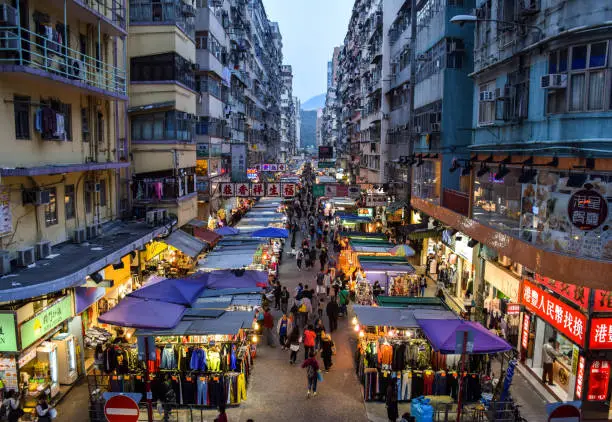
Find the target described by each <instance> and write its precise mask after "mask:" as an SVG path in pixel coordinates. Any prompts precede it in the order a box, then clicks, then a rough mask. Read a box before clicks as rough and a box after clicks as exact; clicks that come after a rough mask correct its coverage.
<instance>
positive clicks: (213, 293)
mask: <svg viewBox="0 0 612 422" xmlns="http://www.w3.org/2000/svg"><path fill="white" fill-rule="evenodd" d="M249 294H261V288H260V287H238V288H235V289H233V288H227V289H214V288H207V289H206V290H204V291H203V292H202V293H200V296H199V297H218V296H227V295H249Z"/></svg>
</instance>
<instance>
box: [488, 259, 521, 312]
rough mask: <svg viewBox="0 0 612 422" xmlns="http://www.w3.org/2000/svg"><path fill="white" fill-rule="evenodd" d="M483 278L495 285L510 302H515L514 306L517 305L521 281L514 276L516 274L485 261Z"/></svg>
mask: <svg viewBox="0 0 612 422" xmlns="http://www.w3.org/2000/svg"><path fill="white" fill-rule="evenodd" d="M484 278H485V281H486V282H487V283H489V284H490V285H491V286H493V287H495V288H496V289H497V290H499V291H500V292H502V293H503V294H504V295H506V296H508V297H509V298H510V299H511V300H512V302H515V304H514V306H517V307H519V305H518V302H519V291H520V289H521V282H520V280H519V279H517V278H516V276H514V275H513V274H511V273H510V272H508V271H506V270H504V269H502V268H499V267H498V266H497V265H495V264H493V263H492V262H488V261H487V262H486V263H485V274H484ZM508 307H510V305H508ZM508 313H509V312H508ZM517 313H518V312H517Z"/></svg>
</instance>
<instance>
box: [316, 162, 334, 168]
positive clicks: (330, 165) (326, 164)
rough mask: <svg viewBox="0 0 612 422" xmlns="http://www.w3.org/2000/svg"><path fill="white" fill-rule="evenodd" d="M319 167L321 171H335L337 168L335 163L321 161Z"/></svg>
mask: <svg viewBox="0 0 612 422" xmlns="http://www.w3.org/2000/svg"><path fill="white" fill-rule="evenodd" d="M317 167H318V168H320V169H333V168H335V167H336V162H335V161H319V162H318V163H317Z"/></svg>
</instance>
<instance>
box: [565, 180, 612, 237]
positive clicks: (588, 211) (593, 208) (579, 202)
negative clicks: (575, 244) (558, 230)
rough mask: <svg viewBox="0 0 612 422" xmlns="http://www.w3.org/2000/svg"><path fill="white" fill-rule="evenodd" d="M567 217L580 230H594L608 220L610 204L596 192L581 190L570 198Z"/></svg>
mask: <svg viewBox="0 0 612 422" xmlns="http://www.w3.org/2000/svg"><path fill="white" fill-rule="evenodd" d="M567 216H568V218H569V220H570V222H571V223H572V224H573V225H574V226H576V227H578V228H579V229H580V230H593V229H595V228H597V227H599V226H601V225H602V224H603V222H604V221H606V219H607V218H608V203H607V201H606V199H605V198H604V197H603V196H601V195H600V194H599V192H597V191H595V190H590V189H584V190H580V191H578V192H576V193H574V194H573V195H572V197H571V198H570V200H569V203H568V205H567Z"/></svg>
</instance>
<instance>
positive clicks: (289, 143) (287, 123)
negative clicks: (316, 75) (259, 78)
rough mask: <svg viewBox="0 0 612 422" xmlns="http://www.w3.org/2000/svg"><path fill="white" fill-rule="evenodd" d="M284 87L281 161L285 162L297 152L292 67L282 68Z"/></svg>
mask: <svg viewBox="0 0 612 422" xmlns="http://www.w3.org/2000/svg"><path fill="white" fill-rule="evenodd" d="M281 78H282V81H283V87H282V91H281V126H280V130H281V149H280V152H281V153H280V156H279V158H280V160H281V162H285V161H286V160H287V159H288V158H289V157H291V156H292V155H293V154H294V152H295V144H296V141H295V138H296V126H295V123H296V121H295V114H296V107H295V102H294V98H295V97H294V96H293V73H292V70H291V66H290V65H283V66H281Z"/></svg>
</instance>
